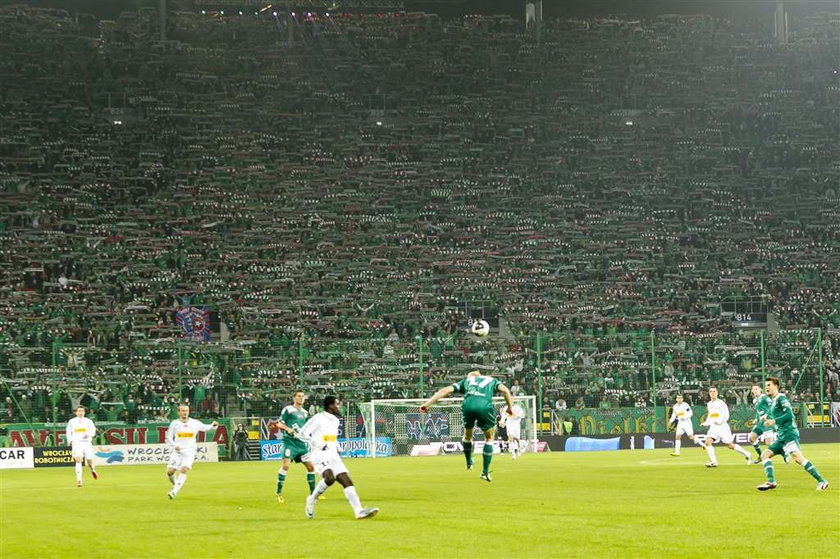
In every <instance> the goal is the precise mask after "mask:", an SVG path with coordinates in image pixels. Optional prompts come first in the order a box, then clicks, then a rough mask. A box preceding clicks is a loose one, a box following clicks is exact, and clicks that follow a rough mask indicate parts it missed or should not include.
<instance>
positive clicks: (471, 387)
mask: <svg viewBox="0 0 840 559" xmlns="http://www.w3.org/2000/svg"><path fill="white" fill-rule="evenodd" d="M453 392H458V393H459V394H463V395H464V402H463V403H462V404H461V411H462V413H463V414H464V439H463V442H462V444H463V445H464V456H465V457H466V459H467V469H468V470H471V469H472V466H473V459H472V436H473V429H474V428H475V427H476V425H477V426H478V428H479V429H481V430H482V431H483V432H484V441H485V444H484V447H483V449H482V452H481V456H482V458H483V459H484V463H483V468H482V471H481V476H480V477H481V479H483V480H484V481H492V480H491V479H490V461H491V460H492V459H493V444H492V443H493V439H494V438H495V437H496V408H495V407H494V406H493V396H494V395H495V394H496V392H500V393H501V394H502V396H504V398H505V403H506V404H507V409H508V410H512V409H513V398H512V397H511V395H510V390H508V388H507V386H505V385H504V384H502V383H501V382H499V380H498V379H495V378H493V377H491V376H485V375H482V374H481V373H480V372H478V371H471V372H470V373H469V374H468V375H467V378H465V379H464V380H462V381H460V382H456V383H455V384H451V385H449V386H446V387H444V388H441V389H440V390H438V391H437V392H435V394H434V396H432V397H431V398H429V399H428V400H426V402H425V403H424V404H423V405H422V406H420V411H421V412H423V413H426V412H427V411H429V408H431V407H432V405H434V403H435V402H437V401H438V400H440V399H441V398H445V397H447V396H449V395H450V394H452V393H453ZM508 415H513V414H512V413H511V412H508Z"/></svg>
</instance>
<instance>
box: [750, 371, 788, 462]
mask: <svg viewBox="0 0 840 559" xmlns="http://www.w3.org/2000/svg"><path fill="white" fill-rule="evenodd" d="M750 393H751V394H752V397H753V407H754V408H755V426H754V427H753V428H752V431H750V437H749V440H750V444H751V445H752V447H753V448H754V449H755V453H756V455H757V456H758V459H756V461H755V462H753V464H761V447H760V446H759V444H760V443H761V442H762V441H765V442H766V444H771V443H772V442H773V441H774V440H775V438H776V437H775V435H776V429H775V428H768V427H765V426H764V420H765V419H767V418H768V416H769V414H770V405H771V404H772V403H773V402H772V400H770V396H768V395H767V394H762V393H761V387H760V386H759V385H757V384H754V385H752V387H751V388H750ZM785 461H787V455H785Z"/></svg>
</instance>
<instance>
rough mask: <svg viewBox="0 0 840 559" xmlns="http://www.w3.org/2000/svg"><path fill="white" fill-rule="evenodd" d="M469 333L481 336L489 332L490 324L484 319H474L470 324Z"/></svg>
mask: <svg viewBox="0 0 840 559" xmlns="http://www.w3.org/2000/svg"><path fill="white" fill-rule="evenodd" d="M470 333H471V334H472V335H473V336H476V337H479V338H483V337H484V336H486V335H487V334H489V333H490V325H489V324H487V321H486V320H481V319H479V320H474V321H473V322H472V324H470Z"/></svg>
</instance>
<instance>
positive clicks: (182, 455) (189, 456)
mask: <svg viewBox="0 0 840 559" xmlns="http://www.w3.org/2000/svg"><path fill="white" fill-rule="evenodd" d="M195 450H196V449H194V448H182V449H181V450H174V449H173V450H172V454H171V455H170V456H169V464H168V465H169V467H170V468H175V469H176V470H177V469H180V468H187V469H188V470H189V469H190V468H192V466H193V462H195Z"/></svg>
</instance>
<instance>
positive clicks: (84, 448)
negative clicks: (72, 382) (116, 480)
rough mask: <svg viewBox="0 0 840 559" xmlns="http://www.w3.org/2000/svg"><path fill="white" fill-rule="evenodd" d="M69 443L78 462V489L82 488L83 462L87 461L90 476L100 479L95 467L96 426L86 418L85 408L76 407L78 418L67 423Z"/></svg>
mask: <svg viewBox="0 0 840 559" xmlns="http://www.w3.org/2000/svg"><path fill="white" fill-rule="evenodd" d="M65 435H66V436H67V442H68V443H70V453H71V455H72V456H73V460H74V461H75V462H76V487H81V486H82V462H83V461H84V460H87V465H88V468H90V475H92V476H93V479H99V474H98V473H96V468H95V467H94V466H93V437H94V436H96V426H95V425H94V424H93V421H91V420H90V419H88V418H87V417H85V407H84V406H77V407H76V417H74V418H72V419H70V421H68V422H67V430H66V432H65Z"/></svg>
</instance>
